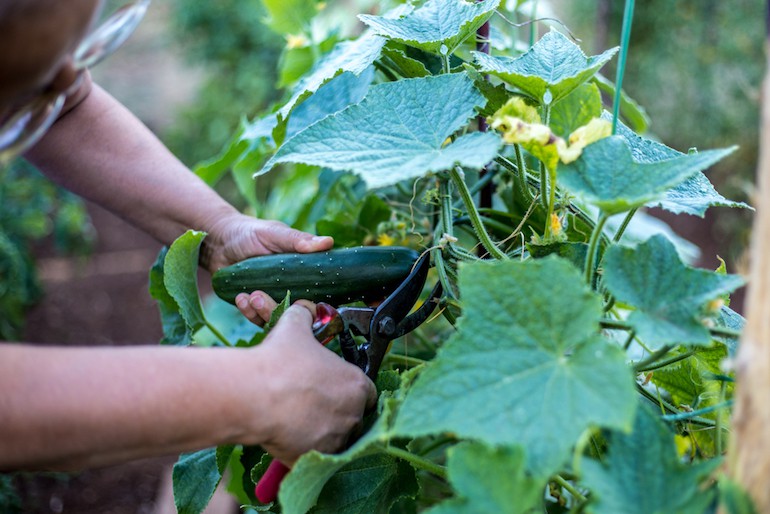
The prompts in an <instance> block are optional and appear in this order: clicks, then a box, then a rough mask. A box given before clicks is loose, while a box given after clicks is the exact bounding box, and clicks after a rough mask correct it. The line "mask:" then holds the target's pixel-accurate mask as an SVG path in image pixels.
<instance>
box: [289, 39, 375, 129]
mask: <svg viewBox="0 0 770 514" xmlns="http://www.w3.org/2000/svg"><path fill="white" fill-rule="evenodd" d="M384 44H385V40H384V39H383V38H381V37H378V36H375V35H373V34H364V35H363V36H361V37H359V38H358V39H356V40H352V41H343V42H341V43H338V44H337V45H336V46H335V47H334V48H333V49H332V51H331V52H329V53H328V54H327V55H325V56H324V58H323V59H321V60H320V61H319V62H318V64H316V66H315V67H314V68H313V71H312V72H310V74H309V75H306V76H305V78H303V79H302V80H301V81H300V83H299V84H298V86H297V88H296V89H295V90H294V94H293V95H292V97H291V98H290V99H289V101H288V102H286V104H285V105H284V106H283V107H281V110H280V111H278V114H279V116H280V117H281V118H283V119H286V117H288V116H289V113H290V112H291V111H292V109H294V107H295V106H296V105H297V104H298V103H299V102H300V101H301V100H304V99H305V98H307V97H308V96H310V95H311V94H312V93H315V92H316V91H317V90H318V88H320V87H321V86H322V85H324V84H325V83H327V82H328V81H330V80H331V79H333V78H334V77H336V76H337V75H339V74H341V73H344V72H346V71H349V72H350V73H352V74H354V75H360V74H361V73H362V72H363V71H364V70H366V69H367V68H369V66H371V65H372V63H373V62H374V61H375V60H376V59H377V57H379V55H380V50H382V47H383V45H384Z"/></svg>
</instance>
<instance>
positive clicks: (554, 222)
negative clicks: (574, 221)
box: [551, 212, 563, 237]
mask: <svg viewBox="0 0 770 514" xmlns="http://www.w3.org/2000/svg"><path fill="white" fill-rule="evenodd" d="M562 229H563V225H562V223H561V219H560V218H559V215H558V214H556V213H555V212H552V213H551V234H553V235H554V236H557V237H558V236H560V235H561V233H562Z"/></svg>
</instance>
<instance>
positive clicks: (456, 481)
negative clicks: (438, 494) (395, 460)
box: [427, 443, 546, 514]
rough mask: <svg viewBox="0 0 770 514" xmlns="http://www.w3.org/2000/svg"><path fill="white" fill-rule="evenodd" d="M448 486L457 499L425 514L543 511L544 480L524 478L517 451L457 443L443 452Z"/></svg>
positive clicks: (525, 512)
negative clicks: (445, 458) (450, 485)
mask: <svg viewBox="0 0 770 514" xmlns="http://www.w3.org/2000/svg"><path fill="white" fill-rule="evenodd" d="M447 459H448V464H447V467H448V472H449V482H450V483H451V484H452V487H453V488H454V490H455V491H456V492H457V498H453V499H451V500H448V501H445V502H444V503H441V504H439V505H438V506H436V507H434V508H432V509H430V510H429V511H427V514H529V513H537V512H544V511H543V491H544V489H545V482H546V481H545V480H544V479H543V480H539V479H535V478H533V477H531V476H528V475H527V474H526V473H525V470H524V452H523V451H522V450H521V448H519V447H514V448H506V447H503V448H490V447H489V446H486V445H484V444H481V443H461V444H459V445H457V446H455V447H453V448H450V449H449V451H447Z"/></svg>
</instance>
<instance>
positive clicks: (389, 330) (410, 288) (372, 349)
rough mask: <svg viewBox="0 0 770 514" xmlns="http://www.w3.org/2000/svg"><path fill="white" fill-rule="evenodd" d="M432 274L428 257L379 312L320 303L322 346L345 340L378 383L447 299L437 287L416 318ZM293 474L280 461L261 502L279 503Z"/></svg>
mask: <svg viewBox="0 0 770 514" xmlns="http://www.w3.org/2000/svg"><path fill="white" fill-rule="evenodd" d="M429 268H430V259H429V257H428V254H427V253H426V254H424V255H423V256H422V257H420V258H419V259H418V260H417V261H416V262H415V265H414V267H413V268H412V271H411V272H410V273H409V275H408V276H407V277H406V278H405V279H404V281H403V282H402V283H401V285H399V286H398V287H397V288H396V290H395V291H393V292H392V293H391V294H390V295H389V296H388V297H387V298H386V299H385V300H384V301H383V302H382V303H380V304H379V306H377V307H340V308H338V309H337V308H334V307H332V306H331V305H328V304H325V303H319V304H318V305H317V318H318V319H317V320H316V321H315V323H314V324H313V335H315V337H316V339H317V340H318V341H319V342H320V343H322V344H327V343H328V342H329V341H331V340H332V339H334V337H336V336H339V339H340V349H341V351H342V356H343V357H344V358H345V360H346V361H348V362H351V363H353V364H355V365H356V366H358V367H359V368H361V370H362V371H363V372H364V373H366V376H368V377H369V378H370V379H371V380H375V379H376V378H377V373H378V372H379V370H380V365H381V364H382V361H383V359H384V358H385V355H386V354H387V353H388V350H389V349H390V345H391V343H392V342H393V340H395V339H397V338H399V337H401V336H403V335H405V334H407V333H409V332H411V331H412V330H414V329H415V328H417V327H418V326H420V325H421V324H422V323H423V322H425V321H426V320H427V319H428V317H430V315H431V314H432V313H433V310H434V309H435V308H436V305H437V302H438V299H439V298H440V297H441V293H442V288H441V284H440V283H437V284H436V286H435V287H434V288H433V290H432V291H431V293H430V296H429V297H428V299H427V300H426V301H425V302H424V303H423V304H422V305H421V306H420V307H419V308H417V309H416V310H415V311H414V312H412V313H411V314H410V312H411V311H412V309H413V308H414V306H415V304H416V303H417V301H418V299H419V297H420V293H421V292H422V289H423V287H424V285H425V281H426V279H427V277H428V270H429ZM353 336H363V337H364V338H365V342H364V343H363V344H361V345H359V344H357V343H356V341H355V339H354V337H353ZM288 472H289V468H288V467H286V466H285V465H283V463H281V462H279V461H277V460H274V461H273V462H271V463H270V466H269V467H268V468H267V471H265V474H264V475H263V476H262V478H261V479H260V481H259V483H258V484H257V487H256V489H255V491H254V492H255V495H256V497H257V499H258V500H259V501H260V502H262V503H269V502H272V501H275V499H276V497H277V496H278V488H279V487H280V485H281V481H282V480H283V477H284V476H285V475H286V474H287V473H288Z"/></svg>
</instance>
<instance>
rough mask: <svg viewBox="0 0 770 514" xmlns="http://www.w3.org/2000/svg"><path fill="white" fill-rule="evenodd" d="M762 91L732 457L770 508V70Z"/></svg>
mask: <svg viewBox="0 0 770 514" xmlns="http://www.w3.org/2000/svg"><path fill="white" fill-rule="evenodd" d="M768 46H770V45H766V48H767V47H768ZM768 69H770V68H768ZM762 95H763V100H762V121H761V130H760V151H759V163H758V167H757V192H756V195H755V198H756V203H757V205H756V208H757V212H756V217H755V219H754V226H753V228H752V245H751V266H750V272H749V287H748V297H747V309H746V321H747V322H746V327H745V329H744V334H743V339H742V341H741V347H740V350H739V351H738V357H737V359H736V375H737V383H738V387H737V398H736V406H735V411H734V414H733V436H732V442H731V448H730V455H729V461H728V462H729V464H730V473H731V474H732V478H733V479H734V480H735V481H736V482H738V483H739V484H740V485H741V486H743V488H744V489H746V491H747V492H748V493H749V495H750V496H751V497H752V499H753V500H754V502H755V506H756V509H757V512H770V487H768V477H770V77H768V76H767V75H766V76H765V81H764V85H763V90H762Z"/></svg>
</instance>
